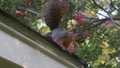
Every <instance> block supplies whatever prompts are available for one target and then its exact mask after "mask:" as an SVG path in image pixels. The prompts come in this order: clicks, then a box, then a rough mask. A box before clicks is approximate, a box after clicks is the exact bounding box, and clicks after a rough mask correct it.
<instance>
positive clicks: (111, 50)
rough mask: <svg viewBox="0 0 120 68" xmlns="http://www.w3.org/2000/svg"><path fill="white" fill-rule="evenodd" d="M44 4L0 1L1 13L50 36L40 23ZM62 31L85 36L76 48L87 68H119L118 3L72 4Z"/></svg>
mask: <svg viewBox="0 0 120 68" xmlns="http://www.w3.org/2000/svg"><path fill="white" fill-rule="evenodd" d="M46 4H47V0H0V9H3V10H4V11H6V12H7V13H9V14H11V15H12V16H14V17H15V18H17V19H18V20H20V21H21V22H22V23H24V24H26V25H28V26H30V27H31V28H32V29H34V30H36V31H37V32H39V33H40V34H45V33H47V32H49V29H48V27H47V26H45V24H44V22H43V21H42V13H43V12H44V9H45V6H46ZM69 4H70V5H69V6H70V8H69V12H66V14H65V16H64V17H63V20H62V22H63V23H62V24H61V27H62V28H64V29H68V30H72V29H75V30H77V31H79V32H80V33H82V34H84V35H85V36H86V37H85V42H84V43H82V44H78V43H75V44H76V49H77V50H76V52H75V54H77V55H78V56H80V57H82V58H83V59H84V60H85V61H86V62H87V63H88V64H89V68H119V67H120V62H118V61H120V59H117V60H116V57H120V53H119V51H118V49H120V42H119V41H120V37H119V35H120V28H119V26H120V1H119V0H71V2H70V3H69Z"/></svg>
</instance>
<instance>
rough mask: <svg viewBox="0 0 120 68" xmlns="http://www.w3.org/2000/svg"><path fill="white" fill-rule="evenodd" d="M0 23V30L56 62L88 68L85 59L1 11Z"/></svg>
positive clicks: (72, 67)
mask: <svg viewBox="0 0 120 68" xmlns="http://www.w3.org/2000/svg"><path fill="white" fill-rule="evenodd" d="M0 21H1V22H0V29H2V30H4V31H6V32H7V33H8V34H10V35H12V36H13V37H16V38H18V39H19V40H21V41H22V42H25V43H27V44H28V45H29V46H31V47H32V48H36V49H38V50H39V51H41V52H43V53H44V54H46V55H48V56H49V57H51V58H53V59H54V60H56V61H58V62H60V63H62V64H64V65H66V66H68V67H71V68H75V67H78V68H81V67H83V66H84V67H85V68H86V67H87V64H86V62H85V61H84V60H83V59H81V58H79V57H78V56H76V55H75V54H69V53H67V52H66V51H64V50H62V49H61V48H60V47H59V46H58V45H57V44H56V43H54V42H52V41H50V40H48V39H46V38H45V37H44V36H42V35H40V34H39V33H38V32H36V31H34V30H32V29H31V28H30V27H28V26H26V25H24V24H23V23H21V22H20V21H19V20H17V19H15V18H14V17H12V16H11V15H9V14H7V13H5V12H4V11H2V10H0ZM39 44H41V45H39Z"/></svg>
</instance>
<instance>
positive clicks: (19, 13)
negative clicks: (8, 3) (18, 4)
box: [15, 9, 23, 15]
mask: <svg viewBox="0 0 120 68" xmlns="http://www.w3.org/2000/svg"><path fill="white" fill-rule="evenodd" d="M15 13H16V14H18V15H23V13H22V12H21V11H20V10H18V9H17V10H16V11H15Z"/></svg>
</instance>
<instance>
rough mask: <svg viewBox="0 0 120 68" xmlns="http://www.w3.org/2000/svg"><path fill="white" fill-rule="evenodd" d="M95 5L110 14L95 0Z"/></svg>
mask: <svg viewBox="0 0 120 68" xmlns="http://www.w3.org/2000/svg"><path fill="white" fill-rule="evenodd" d="M93 3H94V4H95V5H96V6H97V7H99V8H100V9H102V10H103V11H105V12H106V13H108V11H106V10H105V9H104V8H103V7H101V6H100V5H98V4H97V2H96V1H95V0H93Z"/></svg>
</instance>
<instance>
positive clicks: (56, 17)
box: [44, 0, 69, 30]
mask: <svg viewBox="0 0 120 68" xmlns="http://www.w3.org/2000/svg"><path fill="white" fill-rule="evenodd" d="M68 2H69V0H51V1H50V2H49V3H48V5H47V7H46V10H45V13H44V20H45V23H46V25H47V26H48V27H49V28H50V29H51V30H53V29H55V28H58V27H59V24H60V21H61V18H62V16H63V15H64V13H65V12H66V10H67V9H68Z"/></svg>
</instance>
